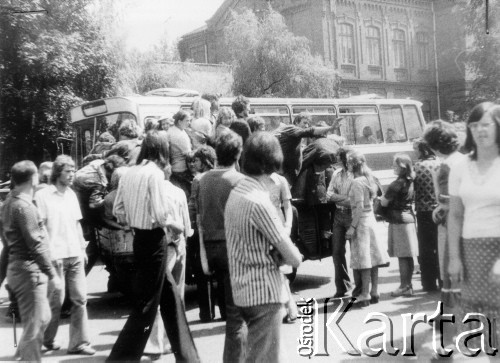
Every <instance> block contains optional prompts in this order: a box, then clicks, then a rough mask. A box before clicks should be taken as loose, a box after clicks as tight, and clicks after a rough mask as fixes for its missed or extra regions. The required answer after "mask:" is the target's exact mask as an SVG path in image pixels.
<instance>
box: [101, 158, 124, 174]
mask: <svg viewBox="0 0 500 363" xmlns="http://www.w3.org/2000/svg"><path fill="white" fill-rule="evenodd" d="M125 164H126V163H125V159H124V158H122V157H121V156H118V155H110V156H108V157H107V158H106V159H105V160H104V169H105V170H106V171H107V172H108V173H109V174H113V172H114V171H115V169H118V168H119V167H120V166H124V165H125Z"/></svg>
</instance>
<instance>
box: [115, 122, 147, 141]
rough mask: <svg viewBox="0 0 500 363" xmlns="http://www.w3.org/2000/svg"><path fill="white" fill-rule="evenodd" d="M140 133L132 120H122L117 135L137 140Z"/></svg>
mask: <svg viewBox="0 0 500 363" xmlns="http://www.w3.org/2000/svg"><path fill="white" fill-rule="evenodd" d="M140 133H141V130H140V128H139V126H137V124H136V122H135V121H134V120H132V119H127V120H123V121H122V123H121V125H120V128H119V129H118V134H119V135H120V136H125V137H126V138H128V139H137V138H138V137H139V134H140Z"/></svg>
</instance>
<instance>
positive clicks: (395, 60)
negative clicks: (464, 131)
mask: <svg viewBox="0 0 500 363" xmlns="http://www.w3.org/2000/svg"><path fill="white" fill-rule="evenodd" d="M269 3H270V4H271V6H272V7H273V8H274V9H275V10H277V11H279V12H280V13H281V14H282V15H283V17H284V18H285V21H286V23H287V25H288V28H289V29H290V31H292V32H293V33H294V34H296V35H299V36H304V37H306V38H308V39H309V40H310V41H311V50H312V51H313V53H315V54H319V55H321V56H322V57H323V59H324V60H325V61H327V62H328V63H330V64H332V66H333V67H334V69H335V70H336V71H337V72H338V73H339V75H340V77H341V78H342V82H341V86H340V87H341V88H340V92H339V96H340V97H349V96H354V95H361V94H370V93H375V94H378V95H380V96H382V97H386V98H406V97H410V98H412V99H417V100H420V101H422V102H423V104H424V105H423V111H424V114H425V116H426V119H427V120H429V119H434V118H437V117H438V116H439V115H440V116H441V117H445V113H446V112H445V111H446V110H454V108H455V106H456V105H460V104H461V103H463V102H464V100H465V97H466V90H467V81H466V73H465V67H460V62H459V59H460V55H461V54H463V53H464V52H463V51H464V50H465V46H466V36H465V30H464V27H463V26H462V25H461V22H460V20H459V18H458V17H459V15H458V14H459V13H458V12H457V11H456V10H457V9H456V3H457V1H451V0H273V1H265V0H226V1H224V3H223V4H222V5H221V6H220V8H219V9H218V10H217V11H216V13H215V14H214V15H213V16H212V18H210V19H209V20H208V21H207V23H206V26H205V27H203V28H201V29H197V30H195V31H193V32H191V33H188V34H185V35H184V36H183V37H182V38H181V40H180V42H179V51H180V54H181V59H182V60H188V59H189V60H191V61H193V62H199V63H224V62H228V61H229V57H228V54H227V51H226V50H225V49H226V47H225V43H224V34H223V29H224V26H225V25H226V24H228V22H229V21H230V13H231V11H236V12H238V11H241V10H242V9H243V8H249V9H252V10H253V11H254V12H256V13H257V14H259V12H263V11H265V10H266V9H267V7H268V6H269Z"/></svg>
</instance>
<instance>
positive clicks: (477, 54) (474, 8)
mask: <svg viewBox="0 0 500 363" xmlns="http://www.w3.org/2000/svg"><path fill="white" fill-rule="evenodd" d="M459 11H460V12H461V13H462V15H463V16H464V19H465V24H466V31H467V34H468V37H469V38H468V39H469V44H468V46H467V51H466V56H465V59H466V66H467V69H468V71H469V72H470V76H471V77H470V78H471V79H472V83H471V88H470V91H469V97H468V106H469V108H470V107H472V106H474V105H476V104H477V103H479V102H482V101H494V100H497V99H500V57H499V54H500V1H497V0H494V1H489V14H488V30H489V33H487V31H486V2H485V1H484V0H468V1H467V2H465V3H462V4H461V6H460V9H459Z"/></svg>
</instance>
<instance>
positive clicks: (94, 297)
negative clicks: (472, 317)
mask: <svg viewBox="0 0 500 363" xmlns="http://www.w3.org/2000/svg"><path fill="white" fill-rule="evenodd" d="M377 235H378V236H379V237H380V238H381V240H382V241H384V242H385V243H386V241H387V224H385V223H379V224H378V226H377ZM348 261H349V256H348ZM333 271H334V269H333V262H332V259H331V258H327V259H323V260H322V261H306V262H304V263H303V264H302V265H301V267H300V268H299V270H298V274H297V278H296V280H295V282H294V284H293V285H292V292H293V293H294V296H295V299H296V301H297V302H300V301H301V299H302V298H303V299H309V298H315V299H316V300H317V301H318V303H319V309H318V310H319V312H320V313H321V314H322V312H323V302H324V301H325V299H327V298H331V297H332V296H333V294H334V293H335V287H334V279H333ZM107 277H108V275H107V272H106V270H104V266H95V267H94V269H93V270H92V271H91V272H90V274H89V276H88V301H89V305H88V314H89V320H90V322H89V325H90V329H91V336H92V345H93V347H94V348H95V349H96V350H97V353H96V355H95V356H92V357H87V356H76V355H67V354H66V347H67V344H68V339H69V319H64V320H62V321H61V326H60V329H59V333H58V342H59V343H60V344H61V345H62V349H61V350H60V351H55V352H54V351H53V352H46V353H45V354H44V357H43V360H44V361H47V362H80V361H84V362H102V361H104V360H105V359H106V357H107V356H108V355H109V353H110V350H111V348H112V346H113V344H114V342H115V340H116V338H117V336H118V334H119V332H120V330H121V329H122V327H123V325H124V323H125V321H126V318H127V316H128V313H129V310H130V307H129V306H130V305H129V303H128V302H127V300H126V299H125V298H124V297H123V296H122V295H120V294H118V293H113V294H110V293H107V292H106V283H107ZM379 284H380V288H379V290H380V294H381V297H380V302H379V303H378V304H376V305H371V306H370V307H367V308H364V309H360V310H349V311H348V312H347V313H346V314H345V315H344V317H343V318H342V320H341V321H340V322H339V324H338V325H339V327H340V328H341V329H342V331H343V332H344V333H345V335H346V337H347V338H348V339H349V341H351V342H352V344H353V345H354V346H357V339H358V337H359V336H360V335H361V334H362V333H363V332H366V331H369V330H374V329H378V328H380V327H381V323H380V322H379V321H376V322H372V323H364V322H363V321H364V319H365V318H366V316H367V314H368V313H372V312H378V313H384V314H386V315H387V316H388V317H389V318H390V319H391V321H392V325H393V329H394V331H393V335H394V339H393V341H394V343H393V346H394V347H395V348H399V349H400V352H399V354H398V355H397V356H395V357H394V356H391V355H388V354H387V353H385V352H382V353H381V355H380V356H379V357H377V358H375V357H369V356H367V355H366V354H361V356H354V355H351V354H352V353H353V350H352V349H350V350H348V352H344V351H343V350H342V349H341V347H340V346H339V345H338V343H337V342H336V341H335V338H334V337H333V336H332V335H327V336H326V340H327V344H326V347H327V352H328V353H329V356H312V357H311V360H312V361H314V362H316V361H318V362H342V361H347V360H349V361H357V362H386V361H406V360H412V361H418V362H429V361H430V360H431V357H432V352H433V350H432V349H433V348H432V341H433V337H432V329H431V328H430V326H429V325H427V324H425V323H420V324H417V325H416V327H415V331H414V344H415V353H416V356H413V357H412V356H408V357H402V356H401V351H402V350H403V331H404V328H403V318H402V317H401V314H407V313H412V314H416V313H426V314H427V316H430V315H431V314H432V313H433V312H434V311H435V310H436V307H437V300H438V299H439V296H440V295H439V293H437V292H436V293H432V294H426V293H424V292H422V290H421V284H420V275H418V274H417V275H414V277H413V287H414V291H415V295H414V296H412V297H398V298H393V297H391V296H390V293H391V291H394V290H395V289H396V288H398V286H399V272H398V261H397V259H396V258H392V259H391V263H390V266H389V267H387V268H381V269H380V277H379ZM0 298H1V299H3V300H4V302H3V304H1V305H0V360H1V361H9V360H12V359H13V356H14V352H15V348H14V346H13V328H12V323H11V322H10V321H9V320H8V319H7V318H6V317H5V314H6V313H7V306H8V303H7V302H6V300H7V293H6V291H5V289H4V288H3V287H2V289H1V290H0ZM337 306H338V300H337V303H335V304H333V303H332V302H330V303H328V304H327V311H328V314H329V315H328V316H327V318H326V319H325V321H326V320H327V319H328V318H330V317H331V316H332V315H333V313H334V311H335V309H336V307H337ZM186 313H187V318H188V321H189V323H190V328H191V331H192V334H193V337H194V340H195V344H196V346H197V348H198V352H199V354H200V357H201V360H202V362H205V363H211V362H221V361H222V351H223V346H224V329H225V323H224V322H223V321H221V320H220V319H219V318H220V316H219V313H218V309H217V308H216V318H217V320H215V321H214V322H212V323H205V324H203V323H201V322H200V321H199V316H198V314H199V309H198V307H197V303H196V291H195V288H193V287H192V286H189V287H188V288H187V289H186ZM321 320H323V318H321V319H320V321H321ZM334 320H336V319H334ZM304 322H306V319H304ZM323 326H324V325H323ZM329 327H330V328H331V329H332V332H333V333H334V334H335V336H336V337H337V338H339V340H340V342H341V344H343V345H344V346H346V347H347V344H346V340H344V339H343V338H342V332H341V331H340V330H339V329H337V328H336V325H335V321H333V322H332V323H331V324H330V325H329ZM308 329H309V328H308V327H305V328H304V327H301V321H300V319H299V320H298V321H297V322H296V323H295V324H283V325H282V342H283V346H284V352H285V353H286V359H285V360H284V361H285V362H309V361H310V360H309V358H308V357H303V356H300V355H299V353H298V345H299V343H298V339H299V337H300V336H301V334H302V333H301V332H303V331H306V332H310V330H308ZM320 330H321V331H323V330H322V329H320ZM407 330H408V331H409V328H408V329H407ZM21 332H22V329H21V326H20V325H18V327H17V337H18V339H19V337H20V335H21ZM388 332H389V331H388V330H386V333H388ZM327 334H328V333H327ZM370 335H371V336H372V335H374V334H370ZM388 335H389V334H388ZM407 335H408V336H409V335H410V334H409V333H408V334H407ZM408 342H410V340H408ZM316 343H317V344H319V349H318V350H317V352H319V353H321V352H322V353H325V349H324V344H323V339H321V340H319V339H318V338H316ZM387 343H388V344H389V345H390V342H389V339H387ZM371 347H372V349H373V348H379V347H382V340H381V339H380V338H376V339H374V340H373V341H372V342H371ZM349 353H351V354H349ZM453 357H454V361H465V360H466V358H465V357H464V356H463V355H461V354H460V353H458V352H457V351H456V349H455V353H454V355H453ZM143 361H149V358H147V357H144V358H143ZM474 361H475V362H485V361H488V360H487V357H486V356H485V355H484V354H481V355H480V356H479V357H478V358H476V359H475V360H474ZM158 362H175V359H174V356H173V355H172V354H170V355H163V356H162V357H161V359H160V360H159V361H158Z"/></svg>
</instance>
